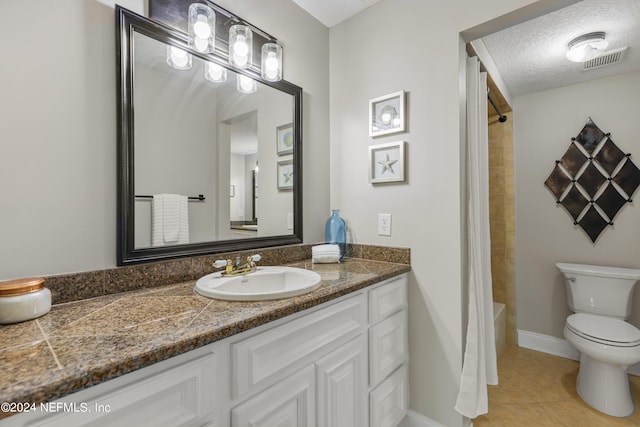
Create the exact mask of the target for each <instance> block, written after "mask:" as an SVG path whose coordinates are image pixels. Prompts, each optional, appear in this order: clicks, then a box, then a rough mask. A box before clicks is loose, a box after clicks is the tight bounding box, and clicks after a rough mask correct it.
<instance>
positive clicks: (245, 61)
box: [229, 24, 253, 68]
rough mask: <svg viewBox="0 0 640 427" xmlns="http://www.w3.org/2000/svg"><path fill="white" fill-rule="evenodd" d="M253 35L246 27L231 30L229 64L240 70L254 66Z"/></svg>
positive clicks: (235, 26) (236, 27) (234, 27)
mask: <svg viewBox="0 0 640 427" xmlns="http://www.w3.org/2000/svg"><path fill="white" fill-rule="evenodd" d="M252 50H253V33H252V32H251V29H250V28H249V27H247V26H246V25H240V24H238V25H233V26H232V27H231V28H229V62H230V63H231V65H234V66H236V67H238V68H248V67H251V65H252V61H253V58H252V56H253V55H252Z"/></svg>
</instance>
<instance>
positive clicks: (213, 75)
mask: <svg viewBox="0 0 640 427" xmlns="http://www.w3.org/2000/svg"><path fill="white" fill-rule="evenodd" d="M204 78H205V79H207V80H209V81H210V82H214V83H222V82H226V81H227V69H226V68H224V67H223V66H221V65H218V64H216V63H213V62H207V63H206V65H205V67H204Z"/></svg>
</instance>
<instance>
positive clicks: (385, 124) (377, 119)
mask: <svg viewBox="0 0 640 427" xmlns="http://www.w3.org/2000/svg"><path fill="white" fill-rule="evenodd" d="M405 128H406V117H405V94H404V91H400V92H394V93H391V94H389V95H385V96H381V97H379V98H374V99H371V100H370V101H369V136H381V135H388V134H391V133H397V132H404V131H405Z"/></svg>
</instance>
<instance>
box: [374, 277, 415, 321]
mask: <svg viewBox="0 0 640 427" xmlns="http://www.w3.org/2000/svg"><path fill="white" fill-rule="evenodd" d="M406 284H407V277H406V275H402V276H400V277H397V278H394V279H391V280H390V281H388V282H386V283H385V284H384V285H382V286H378V287H377V288H374V289H372V290H370V291H369V322H370V323H376V322H378V321H379V320H381V319H384V318H385V317H387V316H390V315H391V314H393V313H395V312H397V311H399V310H402V309H404V308H405V307H406V306H407V286H406Z"/></svg>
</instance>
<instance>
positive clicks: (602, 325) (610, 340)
mask: <svg viewBox="0 0 640 427" xmlns="http://www.w3.org/2000/svg"><path fill="white" fill-rule="evenodd" d="M567 326H568V327H569V329H571V330H573V331H574V332H575V333H577V334H579V335H582V336H584V337H585V338H587V339H589V340H591V341H596V342H599V343H602V344H608V345H614V346H623V347H631V346H635V345H640V330H638V329H637V328H636V327H635V326H633V325H632V324H630V323H627V322H625V321H624V320H621V319H614V318H612V317H605V316H598V315H596V314H586V313H576V314H572V315H571V316H569V317H568V318H567Z"/></svg>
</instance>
